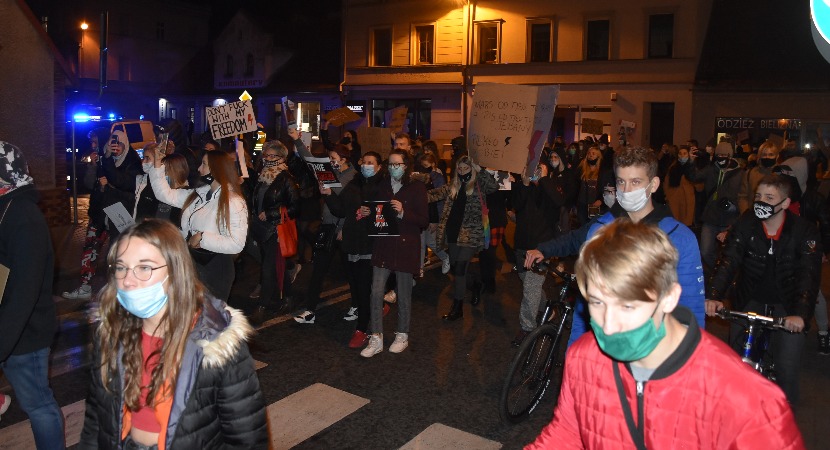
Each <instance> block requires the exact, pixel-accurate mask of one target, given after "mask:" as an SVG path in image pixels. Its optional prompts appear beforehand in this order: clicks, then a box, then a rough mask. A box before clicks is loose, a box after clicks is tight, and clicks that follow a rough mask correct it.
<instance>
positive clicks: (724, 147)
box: [715, 142, 735, 158]
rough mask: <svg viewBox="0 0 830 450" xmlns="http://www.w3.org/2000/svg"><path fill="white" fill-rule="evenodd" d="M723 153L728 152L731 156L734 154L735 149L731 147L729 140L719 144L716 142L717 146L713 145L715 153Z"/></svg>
mask: <svg viewBox="0 0 830 450" xmlns="http://www.w3.org/2000/svg"><path fill="white" fill-rule="evenodd" d="M723 153H728V154H729V157H730V158H731V157H732V156H733V155H734V154H735V150H734V149H732V144H730V143H729V142H721V143H720V144H718V146H717V147H715V154H716V155H719V154H723Z"/></svg>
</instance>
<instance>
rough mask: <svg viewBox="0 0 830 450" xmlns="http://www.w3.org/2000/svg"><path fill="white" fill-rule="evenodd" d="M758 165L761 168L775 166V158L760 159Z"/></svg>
mask: <svg viewBox="0 0 830 450" xmlns="http://www.w3.org/2000/svg"><path fill="white" fill-rule="evenodd" d="M758 164H759V165H760V166H761V167H767V168H770V167H772V166H774V165H775V158H760V159H758Z"/></svg>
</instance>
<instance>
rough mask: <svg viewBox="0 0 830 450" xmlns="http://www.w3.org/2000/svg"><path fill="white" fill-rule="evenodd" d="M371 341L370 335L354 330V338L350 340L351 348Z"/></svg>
mask: <svg viewBox="0 0 830 450" xmlns="http://www.w3.org/2000/svg"><path fill="white" fill-rule="evenodd" d="M367 342H369V335H368V334H366V333H364V332H362V331H360V330H354V334H353V335H352V340H350V341H349V348H361V347H363V346H364V345H366V343H367Z"/></svg>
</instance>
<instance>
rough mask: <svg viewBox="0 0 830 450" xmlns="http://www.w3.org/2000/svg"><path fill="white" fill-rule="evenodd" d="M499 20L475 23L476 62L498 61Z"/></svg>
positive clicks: (488, 62)
mask: <svg viewBox="0 0 830 450" xmlns="http://www.w3.org/2000/svg"><path fill="white" fill-rule="evenodd" d="M500 28H501V22H479V23H476V24H475V36H476V50H475V55H476V59H475V62H476V63H477V64H498V63H499V58H500V55H499V44H500V42H499V38H500V36H499V34H500Z"/></svg>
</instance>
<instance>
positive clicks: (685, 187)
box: [662, 162, 695, 226]
mask: <svg viewBox="0 0 830 450" xmlns="http://www.w3.org/2000/svg"><path fill="white" fill-rule="evenodd" d="M675 164H680V163H679V162H675ZM688 164H689V165H691V162H690V163H688ZM670 170H671V169H670ZM669 177H670V176H669V175H666V176H665V177H664V178H663V184H662V186H663V193H664V194H665V196H666V204H667V205H669V208H671V212H672V215H673V216H674V218H675V219H677V221H678V222H680V223H682V224H683V225H686V226H691V225H692V224H694V223H695V186H694V185H693V184H692V182H691V181H690V180H689V178H688V177H686V176H685V175H684V176H681V177H680V185H678V186H672V185H671V184H670V183H669Z"/></svg>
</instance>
